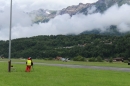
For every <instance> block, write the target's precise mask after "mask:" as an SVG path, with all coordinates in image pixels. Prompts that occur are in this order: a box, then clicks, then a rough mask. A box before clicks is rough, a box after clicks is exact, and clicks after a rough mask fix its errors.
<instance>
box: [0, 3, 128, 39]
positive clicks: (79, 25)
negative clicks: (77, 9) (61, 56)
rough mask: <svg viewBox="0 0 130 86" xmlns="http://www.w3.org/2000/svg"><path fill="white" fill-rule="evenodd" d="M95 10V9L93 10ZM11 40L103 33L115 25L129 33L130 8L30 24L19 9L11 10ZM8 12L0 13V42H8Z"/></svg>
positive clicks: (126, 6) (66, 15) (124, 6)
mask: <svg viewBox="0 0 130 86" xmlns="http://www.w3.org/2000/svg"><path fill="white" fill-rule="evenodd" d="M94 9H95V8H94ZM13 12H14V13H13V27H12V39H15V38H21V37H32V36H38V35H58V34H64V35H65V34H69V33H75V34H79V33H81V32H83V31H85V30H88V31H90V30H93V29H95V28H100V29H101V30H102V31H105V30H106V28H107V27H109V26H110V25H116V26H117V27H118V29H119V31H120V32H127V31H130V18H129V14H130V6H129V5H127V4H125V5H123V6H121V7H118V5H114V6H112V7H111V8H109V9H108V10H107V11H106V12H104V13H103V14H101V13H95V14H91V15H87V16H86V15H83V14H77V15H74V16H72V17H70V16H69V15H68V14H64V15H59V16H56V17H55V18H54V19H51V20H50V21H49V22H48V23H39V24H32V23H31V19H30V17H29V16H28V15H27V14H26V13H24V12H22V11H21V10H20V8H17V9H14V10H13ZM7 14H9V11H8V10H7V11H4V12H3V13H0V19H2V20H3V21H0V27H1V28H0V34H1V36H0V40H8V38H9V37H8V36H9V17H8V16H9V15H7Z"/></svg>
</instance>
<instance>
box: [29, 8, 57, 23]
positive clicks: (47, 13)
mask: <svg viewBox="0 0 130 86" xmlns="http://www.w3.org/2000/svg"><path fill="white" fill-rule="evenodd" d="M56 13H57V11H53V10H44V9H39V10H34V11H31V12H29V13H28V14H29V15H30V17H31V18H32V21H33V22H34V23H39V22H44V23H45V22H48V21H49V20H50V19H52V18H54V17H55V16H56Z"/></svg>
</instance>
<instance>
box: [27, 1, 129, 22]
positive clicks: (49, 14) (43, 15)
mask: <svg viewBox="0 0 130 86" xmlns="http://www.w3.org/2000/svg"><path fill="white" fill-rule="evenodd" d="M114 4H118V5H119V6H121V5H123V4H130V0H98V1H97V2H95V3H91V4H90V3H86V4H82V3H79V4H78V5H72V6H69V7H67V8H64V9H62V10H60V11H52V10H44V9H39V10H35V11H32V12H30V13H29V15H30V16H31V17H32V21H33V22H34V23H39V22H42V23H45V22H48V21H49V20H50V19H52V18H54V17H55V16H57V15H63V14H69V15H70V16H73V15H75V14H78V13H83V14H85V15H88V14H93V13H97V12H100V13H103V12H104V11H106V10H107V9H108V8H110V7H111V6H113V5H114Z"/></svg>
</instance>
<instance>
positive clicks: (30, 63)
mask: <svg viewBox="0 0 130 86" xmlns="http://www.w3.org/2000/svg"><path fill="white" fill-rule="evenodd" d="M31 66H33V61H32V59H31V57H29V58H28V59H27V61H26V70H25V71H26V72H30V71H31Z"/></svg>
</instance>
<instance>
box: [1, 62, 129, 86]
mask: <svg viewBox="0 0 130 86" xmlns="http://www.w3.org/2000/svg"><path fill="white" fill-rule="evenodd" d="M13 61H14V60H13ZM13 61H12V62H13ZM34 61H35V60H34ZM24 62H25V61H24ZM36 62H38V60H37V61H36ZM40 62H41V61H40ZM43 62H46V63H60V62H57V61H50V62H49V61H43ZM7 63H8V62H7V61H6V62H0V70H1V71H0V85H1V86H129V84H130V82H129V77H130V72H121V71H110V70H109V71H108V70H96V69H83V68H68V67H54V66H53V67H52V66H44V65H34V70H32V71H31V72H29V73H27V72H24V71H25V67H26V65H25V64H13V66H14V67H15V70H13V69H12V72H11V73H9V72H8V68H7V66H8V64H7ZM62 63H64V64H72V63H71V62H62ZM60 64H61V63H60ZM73 64H82V65H86V63H85V62H83V63H82V62H74V63H73ZM88 64H92V63H88ZM93 64H94V63H93ZM103 64H106V63H95V65H103ZM108 64H109V63H108ZM115 64H120V65H122V64H123V63H112V64H110V66H112V65H115ZM123 65H124V64H123ZM124 66H125V65H124ZM126 67H127V66H126Z"/></svg>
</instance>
